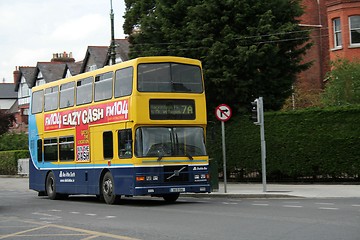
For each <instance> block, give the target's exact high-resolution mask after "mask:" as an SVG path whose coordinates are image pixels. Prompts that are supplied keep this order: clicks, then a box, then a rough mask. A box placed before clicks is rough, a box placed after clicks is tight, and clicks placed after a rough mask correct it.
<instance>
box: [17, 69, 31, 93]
mask: <svg viewBox="0 0 360 240" xmlns="http://www.w3.org/2000/svg"><path fill="white" fill-rule="evenodd" d="M35 73H36V67H19V74H18V75H17V77H18V78H17V79H14V81H15V91H16V92H17V91H18V90H19V86H20V82H21V77H24V78H25V81H26V83H27V85H28V86H29V87H32V86H33V85H34V82H35Z"/></svg>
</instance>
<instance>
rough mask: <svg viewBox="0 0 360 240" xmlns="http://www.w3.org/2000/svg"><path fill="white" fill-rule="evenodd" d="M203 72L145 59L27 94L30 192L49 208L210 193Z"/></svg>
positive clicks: (182, 61) (190, 63) (183, 61)
mask: <svg viewBox="0 0 360 240" xmlns="http://www.w3.org/2000/svg"><path fill="white" fill-rule="evenodd" d="M206 123H207V119H206V103H205V92H204V81H203V77H202V67H201V62H200V61H198V60H194V59H189V58H180V57H170V56H168V57H166V56H163V57H141V58H137V59H133V60H130V61H127V62H122V63H119V64H115V65H112V66H107V67H104V68H102V69H98V70H95V71H91V72H87V73H83V74H79V75H76V76H73V77H70V78H65V79H61V80H58V81H54V82H51V83H46V84H44V85H41V86H36V87H34V88H32V96H31V103H30V113H29V149H30V155H31V160H30V177H29V186H30V189H33V190H35V191H37V192H38V193H39V196H46V195H47V196H48V197H49V198H50V199H59V198H64V197H67V196H68V195H76V194H86V195H96V196H98V197H99V198H103V199H104V200H105V202H106V203H108V204H113V203H115V202H117V201H118V200H119V199H120V197H121V196H144V195H150V196H157V197H162V198H164V199H165V200H166V201H176V200H177V198H178V197H179V195H180V193H188V192H192V193H205V192H210V183H209V158H208V156H207V154H206V148H205V134H206V133H205V131H206Z"/></svg>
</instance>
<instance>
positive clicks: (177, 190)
mask: <svg viewBox="0 0 360 240" xmlns="http://www.w3.org/2000/svg"><path fill="white" fill-rule="evenodd" d="M170 192H172V193H179V192H185V188H170Z"/></svg>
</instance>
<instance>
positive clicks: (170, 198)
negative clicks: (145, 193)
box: [162, 193, 180, 203]
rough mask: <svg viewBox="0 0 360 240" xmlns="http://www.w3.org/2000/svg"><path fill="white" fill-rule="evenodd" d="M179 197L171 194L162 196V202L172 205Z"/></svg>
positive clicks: (178, 194) (177, 194)
mask: <svg viewBox="0 0 360 240" xmlns="http://www.w3.org/2000/svg"><path fill="white" fill-rule="evenodd" d="M179 196H180V193H172V194H166V195H163V196H162V197H163V198H164V200H165V201H166V202H169V203H173V202H176V200H177V199H178V198H179Z"/></svg>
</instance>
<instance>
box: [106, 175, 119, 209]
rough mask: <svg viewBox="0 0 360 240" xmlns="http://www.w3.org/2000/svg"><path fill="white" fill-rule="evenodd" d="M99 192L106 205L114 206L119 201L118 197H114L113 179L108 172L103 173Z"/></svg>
mask: <svg viewBox="0 0 360 240" xmlns="http://www.w3.org/2000/svg"><path fill="white" fill-rule="evenodd" d="M101 190H102V194H103V197H104V200H105V202H106V203H107V204H114V203H117V202H118V201H119V200H120V196H118V195H115V185H114V178H113V176H112V175H111V173H110V172H107V173H105V176H104V178H103V181H102V184H101Z"/></svg>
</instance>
